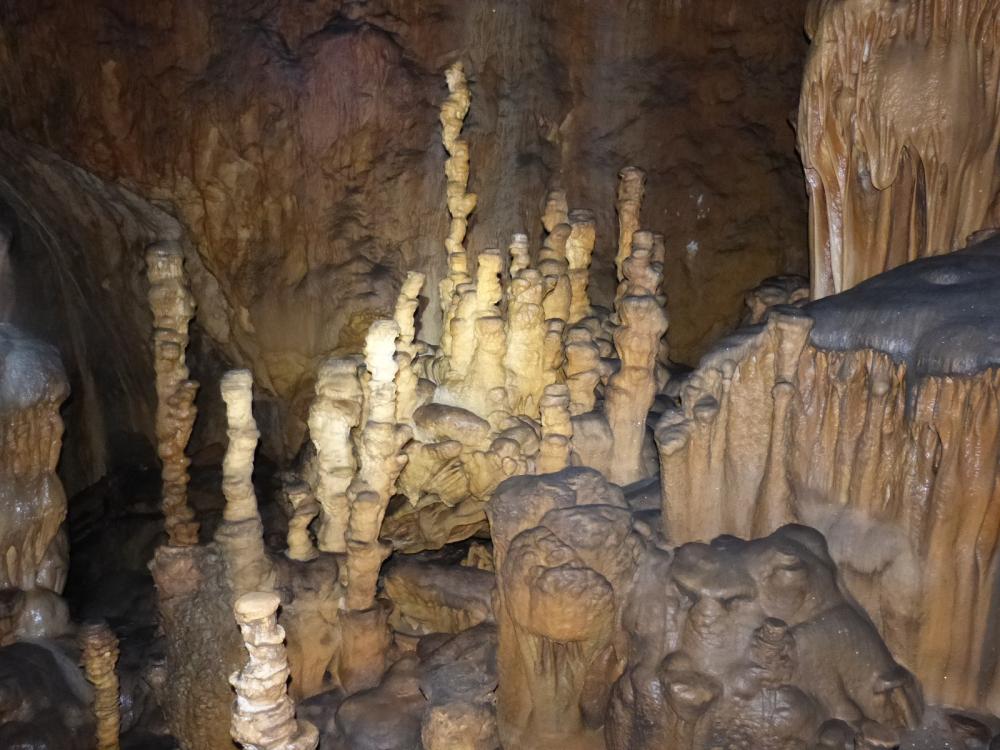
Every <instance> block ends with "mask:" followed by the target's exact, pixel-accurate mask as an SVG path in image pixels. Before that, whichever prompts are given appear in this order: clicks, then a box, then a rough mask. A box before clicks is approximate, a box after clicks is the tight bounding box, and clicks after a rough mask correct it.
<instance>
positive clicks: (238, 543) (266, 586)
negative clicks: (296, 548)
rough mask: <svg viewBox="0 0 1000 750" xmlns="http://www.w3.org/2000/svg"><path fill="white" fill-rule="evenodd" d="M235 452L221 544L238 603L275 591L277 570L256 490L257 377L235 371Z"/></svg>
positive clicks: (227, 395) (227, 397)
mask: <svg viewBox="0 0 1000 750" xmlns="http://www.w3.org/2000/svg"><path fill="white" fill-rule="evenodd" d="M221 390H222V400H223V401H225V403H226V421H227V423H228V429H227V431H226V434H227V435H228V436H229V447H228V448H227V449H226V457H225V459H224V460H223V462H222V492H223V494H224V495H225V496H226V507H225V509H224V510H223V514H222V523H221V524H219V528H218V530H217V531H216V532H215V540H216V541H217V542H218V543H219V546H220V547H222V550H223V554H224V556H225V559H226V569H227V572H228V577H229V585H230V588H231V589H232V592H233V597H234V598H237V597H240V596H242V595H243V594H246V593H249V592H251V591H270V590H272V589H273V588H274V580H275V579H274V576H275V573H274V566H273V565H272V563H271V559H270V558H269V557H268V554H267V551H266V550H265V549H264V526H263V524H262V523H261V520H260V514H259V513H258V511H257V494H256V492H255V491H254V487H253V458H254V452H255V451H256V450H257V440H258V438H259V437H260V433H259V432H258V431H257V423H256V422H255V421H254V418H253V376H252V375H251V374H250V371H249V370H233V371H231V372H227V373H226V374H225V375H224V376H223V378H222V384H221Z"/></svg>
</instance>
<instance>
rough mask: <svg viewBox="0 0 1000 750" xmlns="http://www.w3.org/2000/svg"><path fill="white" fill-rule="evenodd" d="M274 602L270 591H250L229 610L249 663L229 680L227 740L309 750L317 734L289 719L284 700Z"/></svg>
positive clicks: (255, 749)
mask: <svg viewBox="0 0 1000 750" xmlns="http://www.w3.org/2000/svg"><path fill="white" fill-rule="evenodd" d="M280 601H281V600H280V598H279V597H278V595H277V594H274V593H264V592H252V593H248V594H244V595H243V596H241V597H240V598H239V599H238V600H237V601H236V605H235V607H234V608H233V609H234V612H235V614H236V622H237V623H239V626H240V631H241V632H242V634H243V642H244V644H245V645H246V650H247V653H248V654H249V656H250V659H249V661H248V662H247V663H246V665H245V666H244V667H243V668H242V669H241V670H240V671H239V672H237V673H235V674H233V675H232V677H230V678H229V681H230V683H231V684H232V686H233V688H234V689H235V691H236V700H235V701H233V717H232V736H233V739H234V740H236V742H238V743H239V744H240V745H241V746H243V747H244V748H246V750H315V749H316V747H318V745H319V732H318V731H317V730H316V727H314V726H313V725H312V724H310V723H308V722H305V721H297V720H296V719H295V706H294V705H293V703H292V700H291V698H289V697H288V691H287V685H286V683H287V682H288V675H289V671H288V658H287V656H286V654H285V631H284V629H283V628H282V627H281V626H280V625H278V621H277V613H278V605H279V603H280Z"/></svg>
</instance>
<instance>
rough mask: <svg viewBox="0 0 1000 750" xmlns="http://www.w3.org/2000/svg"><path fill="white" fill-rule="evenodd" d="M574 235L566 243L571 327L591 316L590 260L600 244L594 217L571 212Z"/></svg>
mask: <svg viewBox="0 0 1000 750" xmlns="http://www.w3.org/2000/svg"><path fill="white" fill-rule="evenodd" d="M569 225H570V233H569V238H568V239H567V240H566V261H567V263H568V264H569V271H568V273H569V285H570V306H569V318H568V319H567V320H566V322H567V323H569V324H570V325H572V324H574V323H578V322H579V321H581V320H583V319H584V318H586V317H587V316H588V315H590V295H589V293H588V291H587V287H588V285H589V284H590V259H591V256H592V255H593V253H594V244H595V242H596V241H597V231H596V229H595V223H594V214H593V212H591V211H586V210H583V209H579V210H575V211H570V214H569Z"/></svg>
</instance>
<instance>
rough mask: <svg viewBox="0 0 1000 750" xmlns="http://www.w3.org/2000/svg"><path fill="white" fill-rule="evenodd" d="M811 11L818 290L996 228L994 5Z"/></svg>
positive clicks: (807, 146) (957, 2)
mask: <svg viewBox="0 0 1000 750" xmlns="http://www.w3.org/2000/svg"><path fill="white" fill-rule="evenodd" d="M809 15H810V20H809V21H808V23H807V26H808V32H809V34H810V35H811V36H812V39H813V43H812V49H811V51H810V54H809V60H808V63H807V65H806V72H805V78H804V81H803V84H802V97H801V103H800V105H799V125H798V139H799V153H800V154H801V155H802V160H803V163H804V164H805V168H806V179H807V185H808V188H809V195H810V227H811V237H810V246H811V252H812V264H811V265H812V289H813V295H814V296H815V297H821V296H825V295H828V294H833V293H835V292H839V291H843V290H844V289H849V288H851V287H852V286H854V285H855V284H857V283H858V282H859V281H862V280H864V279H866V278H869V277H871V276H874V275H876V274H878V273H880V272H882V271H884V270H886V269H889V268H893V267H895V266H898V265H900V264H902V263H906V262H907V261H910V260H913V259H915V258H919V257H923V256H927V255H933V254H938V253H946V252H949V251H952V250H955V249H956V248H959V247H964V246H965V244H966V241H967V239H968V237H969V235H971V234H972V233H973V232H975V231H977V230H979V229H982V228H987V227H994V226H997V225H998V224H1000V201H998V198H1000V167H998V165H997V158H996V156H997V151H998V148H1000V61H998V55H997V52H996V50H997V46H998V44H1000V3H998V2H996V0H907V1H906V2H892V1H891V0H876V1H875V2H860V1H859V0H813V2H812V3H811V6H810V13H809Z"/></svg>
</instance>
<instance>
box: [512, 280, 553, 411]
mask: <svg viewBox="0 0 1000 750" xmlns="http://www.w3.org/2000/svg"><path fill="white" fill-rule="evenodd" d="M543 294H544V287H543V281H542V276H541V274H540V273H539V272H538V271H536V270H535V269H533V268H524V269H521V270H520V271H519V272H518V274H517V276H515V277H514V279H513V281H512V282H511V284H510V287H509V289H508V298H507V336H506V340H507V353H506V355H505V356H504V368H505V370H506V379H507V392H508V395H509V399H510V406H511V409H512V411H513V412H514V413H515V414H526V415H527V416H529V417H535V416H537V415H538V402H539V400H540V399H541V397H542V389H543V388H544V387H545V383H544V382H543V380H542V374H543V373H542V357H543V356H544V349H545V314H544V312H543V311H542V295H543Z"/></svg>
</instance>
